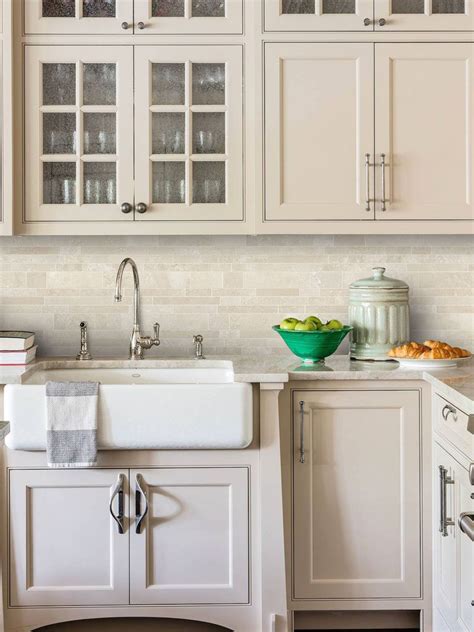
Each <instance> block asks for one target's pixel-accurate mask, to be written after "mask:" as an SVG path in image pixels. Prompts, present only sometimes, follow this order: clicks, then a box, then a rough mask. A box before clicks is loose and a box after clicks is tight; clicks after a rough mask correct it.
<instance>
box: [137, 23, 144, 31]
mask: <svg viewBox="0 0 474 632" xmlns="http://www.w3.org/2000/svg"><path fill="white" fill-rule="evenodd" d="M137 26H138V28H139V29H140V31H143V29H144V28H145V22H139V23H138V24H137Z"/></svg>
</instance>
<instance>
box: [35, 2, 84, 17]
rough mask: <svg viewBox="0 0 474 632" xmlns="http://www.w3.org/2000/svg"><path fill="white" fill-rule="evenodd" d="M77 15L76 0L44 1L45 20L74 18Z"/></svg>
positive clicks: (43, 14) (43, 13) (43, 12)
mask: <svg viewBox="0 0 474 632" xmlns="http://www.w3.org/2000/svg"><path fill="white" fill-rule="evenodd" d="M75 15H76V2H75V0H43V4H42V16H43V17H44V18H73V17H75Z"/></svg>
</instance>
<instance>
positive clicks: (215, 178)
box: [193, 162, 226, 204]
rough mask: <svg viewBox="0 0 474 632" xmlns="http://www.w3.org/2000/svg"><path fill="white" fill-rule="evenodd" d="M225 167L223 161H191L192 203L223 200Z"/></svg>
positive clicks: (212, 202)
mask: <svg viewBox="0 0 474 632" xmlns="http://www.w3.org/2000/svg"><path fill="white" fill-rule="evenodd" d="M225 168H226V166H225V163H224V162H193V202H194V203H197V204H223V203H224V202H225Z"/></svg>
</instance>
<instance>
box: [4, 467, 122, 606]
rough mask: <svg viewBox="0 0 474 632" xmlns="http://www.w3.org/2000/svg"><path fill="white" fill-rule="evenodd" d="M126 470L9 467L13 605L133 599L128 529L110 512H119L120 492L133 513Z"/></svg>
mask: <svg viewBox="0 0 474 632" xmlns="http://www.w3.org/2000/svg"><path fill="white" fill-rule="evenodd" d="M126 474H127V472H126V471H124V472H121V471H120V470H105V469H104V470H101V469H95V470H37V469H36V470H12V471H11V472H10V494H9V495H10V571H11V574H10V605H11V606H13V607H15V606H80V605H113V604H127V603H128V586H129V578H128V572H129V557H128V554H129V538H128V533H127V528H128V527H127V524H126V522H125V524H124V527H125V528H124V533H119V532H118V526H117V524H116V523H115V521H114V520H113V518H112V516H111V514H110V510H109V506H110V504H112V509H113V511H114V513H115V514H117V513H118V503H119V494H118V492H119V490H120V489H122V502H123V513H124V516H128V495H127V488H126V484H127V483H126ZM120 476H121V477H122V478H121V480H120ZM118 483H120V484H121V487H117V485H118ZM114 492H116V493H115V495H114V496H113V494H114ZM125 520H126V519H125Z"/></svg>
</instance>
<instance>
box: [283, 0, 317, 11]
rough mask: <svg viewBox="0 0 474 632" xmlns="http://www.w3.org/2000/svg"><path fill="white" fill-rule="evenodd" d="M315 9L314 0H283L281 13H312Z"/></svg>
mask: <svg viewBox="0 0 474 632" xmlns="http://www.w3.org/2000/svg"><path fill="white" fill-rule="evenodd" d="M315 11H316V7H315V3H314V0H283V2H282V13H286V14H294V13H296V14H298V13H314V12H315Z"/></svg>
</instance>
